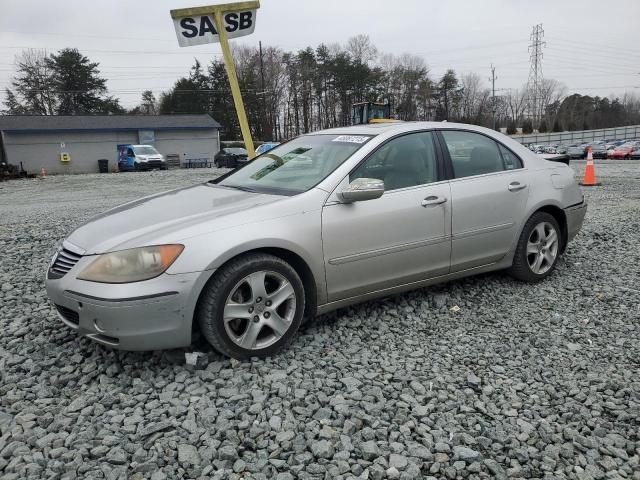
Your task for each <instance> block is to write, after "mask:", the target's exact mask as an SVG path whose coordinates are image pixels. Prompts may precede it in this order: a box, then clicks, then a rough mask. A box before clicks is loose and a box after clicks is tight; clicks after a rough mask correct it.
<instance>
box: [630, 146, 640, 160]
mask: <svg viewBox="0 0 640 480" xmlns="http://www.w3.org/2000/svg"><path fill="white" fill-rule="evenodd" d="M629 158H633V159H634V160H637V159H640V148H636V149H635V150H634V151H633V152H631V154H630V155H629Z"/></svg>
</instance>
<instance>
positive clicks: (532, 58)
mask: <svg viewBox="0 0 640 480" xmlns="http://www.w3.org/2000/svg"><path fill="white" fill-rule="evenodd" d="M530 38H531V44H530V45H529V62H530V67H529V79H528V80H527V92H528V96H529V99H528V102H527V103H528V113H529V117H530V118H531V119H532V120H533V122H534V123H537V122H538V120H539V117H540V114H541V113H542V105H540V102H541V101H542V98H541V94H540V91H541V89H542V81H543V77H542V47H544V46H546V44H547V42H544V41H543V40H542V39H543V38H544V30H543V28H542V24H541V23H540V24H538V25H535V26H534V27H533V28H532V30H531V36H530Z"/></svg>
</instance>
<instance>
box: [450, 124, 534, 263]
mask: <svg viewBox="0 0 640 480" xmlns="http://www.w3.org/2000/svg"><path fill="white" fill-rule="evenodd" d="M439 135H440V139H441V140H442V141H443V143H444V147H445V150H446V152H447V153H448V160H449V162H450V164H449V165H450V172H451V176H452V177H453V178H452V179H451V215H452V217H451V234H452V242H451V272H457V271H461V270H466V269H469V268H474V267H478V266H481V265H487V264H490V263H493V262H496V261H498V260H500V259H501V258H502V257H504V256H505V254H506V253H507V252H508V251H509V249H510V248H511V246H512V245H513V243H514V241H515V240H516V238H517V236H518V235H519V233H520V232H519V230H518V229H519V226H520V224H521V221H522V216H523V215H524V210H525V207H526V202H527V197H528V195H529V185H528V175H527V170H526V169H524V168H523V164H522V161H521V160H520V158H519V157H518V156H517V155H515V154H514V153H513V152H511V151H510V150H509V149H507V148H506V147H504V146H503V145H502V144H499V143H498V142H496V141H495V140H493V139H492V138H490V137H489V136H486V135H483V134H481V133H478V132H472V131H466V130H441V131H440V133H439Z"/></svg>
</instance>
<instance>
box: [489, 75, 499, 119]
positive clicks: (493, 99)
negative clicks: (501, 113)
mask: <svg viewBox="0 0 640 480" xmlns="http://www.w3.org/2000/svg"><path fill="white" fill-rule="evenodd" d="M496 78H498V77H496V67H494V66H493V63H492V64H491V78H489V80H491V128H493V129H494V130H495V129H496Z"/></svg>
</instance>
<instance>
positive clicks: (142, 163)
mask: <svg viewBox="0 0 640 480" xmlns="http://www.w3.org/2000/svg"><path fill="white" fill-rule="evenodd" d="M117 149H118V170H120V171H121V172H130V171H143V170H153V169H160V170H166V169H167V168H168V167H167V162H166V160H165V158H164V157H163V156H162V154H161V153H160V152H158V151H157V150H156V149H155V148H154V147H153V146H151V145H131V144H126V143H125V144H120V145H118V146H117Z"/></svg>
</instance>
